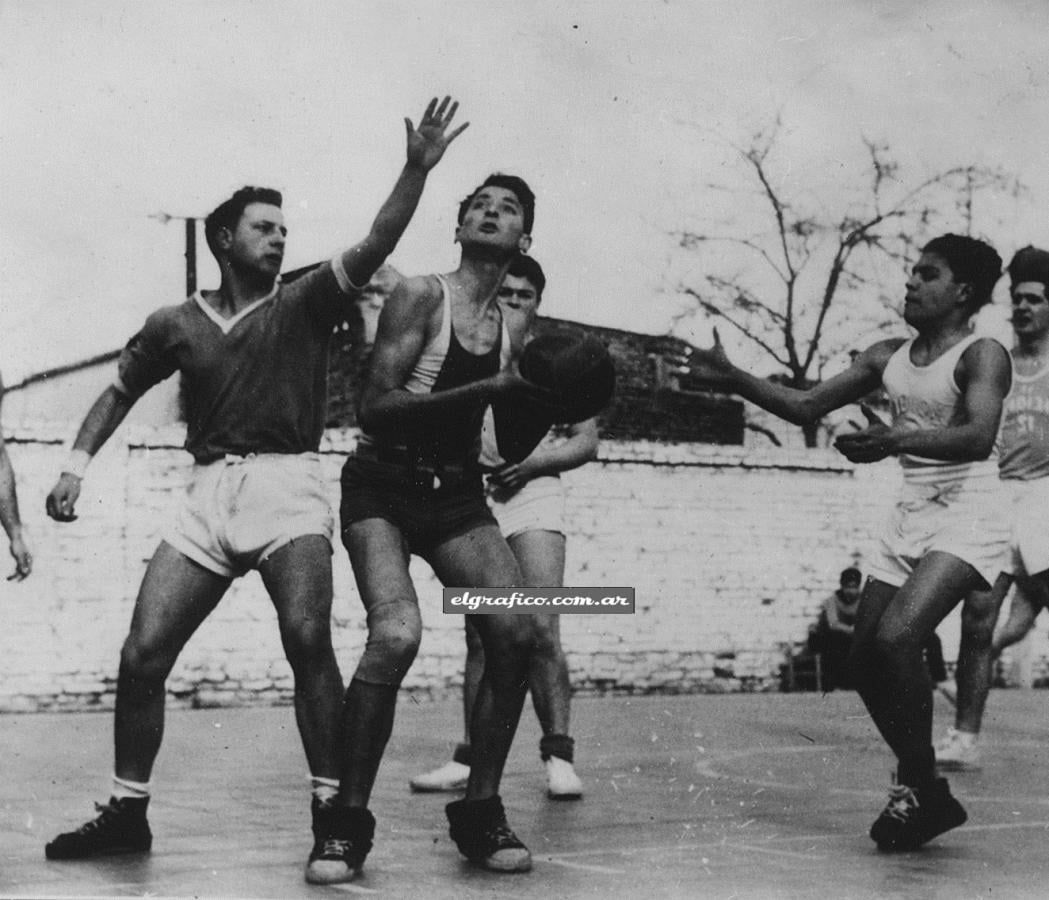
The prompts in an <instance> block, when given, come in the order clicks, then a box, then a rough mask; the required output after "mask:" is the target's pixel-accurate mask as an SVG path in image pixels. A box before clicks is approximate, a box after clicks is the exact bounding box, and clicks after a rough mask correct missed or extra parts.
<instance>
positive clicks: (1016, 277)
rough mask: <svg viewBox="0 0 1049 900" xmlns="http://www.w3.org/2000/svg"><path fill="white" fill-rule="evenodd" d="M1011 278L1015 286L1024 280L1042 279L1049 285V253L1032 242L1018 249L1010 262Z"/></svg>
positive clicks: (1043, 282) (1042, 281)
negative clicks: (1034, 245) (1033, 245)
mask: <svg viewBox="0 0 1049 900" xmlns="http://www.w3.org/2000/svg"><path fill="white" fill-rule="evenodd" d="M1009 280H1010V281H1011V282H1012V284H1013V287H1016V285H1018V284H1021V283H1022V282H1024V281H1040V282H1041V283H1042V284H1045V285H1049V253H1046V252H1045V251H1044V250H1040V249H1038V248H1037V247H1032V246H1031V245H1030V244H1028V245H1027V246H1026V247H1024V248H1023V249H1022V250H1017V251H1016V255H1015V256H1014V257H1013V259H1012V262H1010V263H1009Z"/></svg>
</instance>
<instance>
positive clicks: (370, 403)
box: [357, 378, 496, 434]
mask: <svg viewBox="0 0 1049 900" xmlns="http://www.w3.org/2000/svg"><path fill="white" fill-rule="evenodd" d="M495 392H496V390H495V385H494V380H493V379H491V378H485V379H481V380H480V381H473V382H471V383H470V384H464V385H461V386H460V387H455V388H451V389H450V390H447V391H437V392H436V393H425V394H422V393H418V394H417V393H414V392H413V391H408V390H405V389H403V388H397V389H396V390H390V391H385V392H382V393H376V394H369V392H367V391H366V392H365V395H364V397H363V398H362V400H361V404H360V406H359V408H358V410H357V420H358V421H359V423H360V426H361V428H362V429H364V430H365V431H366V432H368V433H369V434H382V433H384V432H393V433H399V432H400V431H401V430H402V429H403V426H404V423H405V422H409V421H410V422H411V423H412V426H413V427H417V426H418V425H427V424H431V423H439V422H441V421H442V420H444V419H445V418H446V417H447V416H448V415H451V414H454V413H455V412H458V411H460V410H462V409H465V408H467V407H471V406H476V405H477V404H479V403H485V402H488V401H490V400H491V399H492V397H493V396H494V395H495Z"/></svg>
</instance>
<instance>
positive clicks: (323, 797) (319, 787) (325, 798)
mask: <svg viewBox="0 0 1049 900" xmlns="http://www.w3.org/2000/svg"><path fill="white" fill-rule="evenodd" d="M309 778H310V786H311V788H312V791H313V799H314V800H317V801H318V802H319V803H323V804H325V805H327V804H330V803H331V802H332V801H334V800H335V798H336V797H337V796H339V779H338V778H324V777H323V776H321V775H310V776H309Z"/></svg>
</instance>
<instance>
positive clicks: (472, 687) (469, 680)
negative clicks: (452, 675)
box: [463, 616, 484, 746]
mask: <svg viewBox="0 0 1049 900" xmlns="http://www.w3.org/2000/svg"><path fill="white" fill-rule="evenodd" d="M465 631H466V668H465V669H464V670H463V743H464V744H465V745H466V746H469V745H470V722H471V721H472V720H473V714H474V702H475V701H476V700H477V690H478V688H480V686H481V676H482V675H484V642H483V641H482V640H481V635H480V633H479V632H478V630H477V626H476V625H475V624H474V620H473V619H472V618H471V617H470V616H467V617H466V628H465Z"/></svg>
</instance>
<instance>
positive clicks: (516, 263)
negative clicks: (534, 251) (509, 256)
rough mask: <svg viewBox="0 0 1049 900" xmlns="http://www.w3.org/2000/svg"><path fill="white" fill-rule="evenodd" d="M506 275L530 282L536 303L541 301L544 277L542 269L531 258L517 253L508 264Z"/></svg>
mask: <svg viewBox="0 0 1049 900" xmlns="http://www.w3.org/2000/svg"><path fill="white" fill-rule="evenodd" d="M506 274H507V275H513V277H514V278H527V279H528V280H529V281H530V282H532V287H534V288H535V301H536V303H537V304H538V303H540V302H541V301H542V299H543V288H545V287H546V275H544V274H543V267H542V266H541V265H539V263H537V262H536V261H535V260H534V259H532V257H530V256H525V255H524V254H523V253H518V254H517V256H515V257H514V259H513V262H511V263H510V268H509V269H507V270H506Z"/></svg>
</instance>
